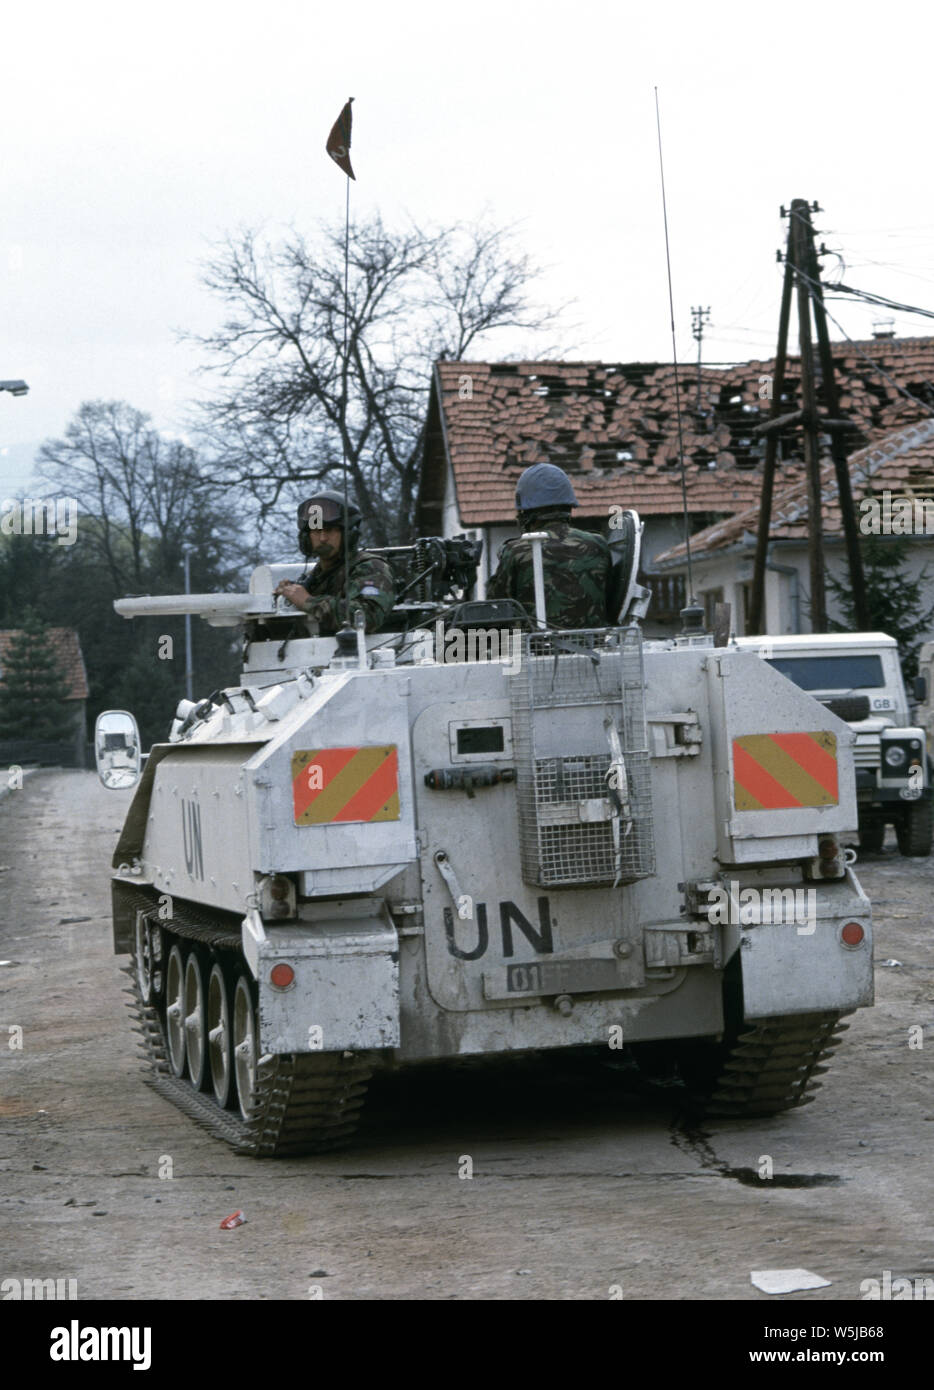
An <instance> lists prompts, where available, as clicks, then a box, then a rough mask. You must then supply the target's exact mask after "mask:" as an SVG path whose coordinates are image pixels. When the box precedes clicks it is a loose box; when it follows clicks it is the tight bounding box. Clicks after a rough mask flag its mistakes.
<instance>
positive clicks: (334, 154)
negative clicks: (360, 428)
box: [325, 97, 357, 627]
mask: <svg viewBox="0 0 934 1390" xmlns="http://www.w3.org/2000/svg"><path fill="white" fill-rule="evenodd" d="M352 102H353V97H349V98H348V99H347V101H346V102H345V103H344V107H343V110H342V111H341V113H340V115H339V116H338V118H337V120H336V121H335V122H334V124H333V126H332V127H331V133H330V135H329V136H328V141H327V145H326V147H325V148H326V149H327V152H328V154H329V155H330V156H331V158H332V159H333V160H334V163H335V164H336V165H337V167H338V168H339V169H342V170H343V172H344V173H345V174H346V175H347V195H346V198H345V201H344V348H343V354H342V363H341V414H340V422H341V458H342V461H343V469H344V622H345V623H346V624H347V626H348V627H349V626H350V561H351V554H350V527H349V526H348V525H347V517H348V495H347V375H348V366H349V364H348V361H347V337H348V321H349V314H350V180H351V179H353V180H354V181H355V182H356V177H357V176H356V174H355V173H354V171H353V166H352V165H351V163H350V138H351V130H352V126H353V112H352V111H351V109H350V107H351V103H352Z"/></svg>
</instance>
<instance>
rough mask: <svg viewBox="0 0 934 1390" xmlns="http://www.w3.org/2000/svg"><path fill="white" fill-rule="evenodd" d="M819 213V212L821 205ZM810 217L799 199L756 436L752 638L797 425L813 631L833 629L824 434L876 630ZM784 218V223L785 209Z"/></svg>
mask: <svg viewBox="0 0 934 1390" xmlns="http://www.w3.org/2000/svg"><path fill="white" fill-rule="evenodd" d="M813 210H814V211H817V210H818V209H817V204H816V203H815V204H814V209H813ZM811 211H812V209H811V206H810V205H809V204H808V203H807V202H806V201H805V199H803V198H796V199H795V200H794V201H793V202H792V204H791V210H790V214H789V216H790V224H789V228H788V245H787V250H786V253H785V278H784V283H783V285H782V306H781V312H780V314H779V325H778V346H777V349H776V353H775V373H774V377H773V382H772V409H771V411H770V415H769V419H768V421H767V422H766V423H765V424H763V425H759V426H758V427H757V430H756V433H757V434H759V435H764V436H765V440H766V446H765V463H764V467H763V475H762V499H761V504H760V508H759V530H758V535H757V537H756V554H755V560H754V563H753V579H752V601H751V603H750V612H749V632H750V634H755V633H759V632H761V630H762V628H763V626H764V614H765V569H766V564H767V561H768V548H769V533H770V529H771V522H772V493H773V489H774V481H775V461H776V454H777V450H778V440H779V434H780V433H781V431H782V430H786V429H788V428H790V427H791V426H793V425H798V424H800V425H801V426H802V430H803V434H804V462H805V468H806V471H807V491H808V561H809V569H810V585H811V603H810V608H811V631H812V632H824V631H826V628H827V598H826V585H825V581H824V537H823V524H822V517H821V485H820V473H821V462H820V449H819V440H818V433H819V430H820V429H822V428H823V429H825V430H828V431H829V433H830V438H831V455H832V458H833V461H834V468H835V471H836V478H837V492H838V498H839V504H840V514H841V517H842V520H843V531H844V535H845V538H846V547H847V560H848V563H849V570H850V586H851V590H852V593H853V603H854V609H855V614H856V621H857V625H858V626H859V627H860V628H862V629H864V630H865V629H866V628H868V626H869V623H870V618H869V612H868V607H867V603H866V586H865V581H864V578H863V565H862V554H861V552H860V548H859V533H858V529H857V525H856V515H855V511H854V507H853V492H852V488H851V486H850V474H849V468H848V466H847V448H846V441H845V433H846V430H847V429H849V428H851V425H850V422H849V421H847V420H841V419H840V418H839V414H840V412H839V403H838V400H839V398H838V395H837V386H836V380H835V377H834V366H833V357H832V354H831V350H830V338H829V335H828V332H827V317H826V314H825V312H824V301H823V293H822V290H821V285H820V276H819V270H818V264H817V252H816V250H815V248H814V229H813V227H812V225H811ZM782 215H783V216H784V215H785V210H784V208H783V209H782ZM793 285H794V286H795V287H796V290H797V304H798V343H799V350H800V357H801V409H800V410H796V411H790V412H788V413H786V414H784V415H783V414H782V413H781V397H782V388H783V386H784V381H785V367H786V362H787V349H788V322H789V317H790V311H791V291H792V286H793ZM812 303H813V305H814V323H815V326H816V330H817V343H818V353H819V356H820V363H821V374H822V387H823V396H824V403H825V405H826V408H827V411H828V415H827V416H826V417H819V416H818V413H817V382H816V377H815V370H814V347H813V343H812V341H811V304H812Z"/></svg>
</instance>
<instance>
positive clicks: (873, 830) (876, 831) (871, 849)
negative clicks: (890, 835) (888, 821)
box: [859, 820, 885, 854]
mask: <svg viewBox="0 0 934 1390" xmlns="http://www.w3.org/2000/svg"><path fill="white" fill-rule="evenodd" d="M884 843H885V821H881V820H871V821H866V822H865V823H864V824H862V825H861V826H860V828H859V847H860V849H861V850H865V852H866V853H867V854H881V853H882V846H883V844H884Z"/></svg>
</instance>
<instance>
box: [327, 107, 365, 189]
mask: <svg viewBox="0 0 934 1390" xmlns="http://www.w3.org/2000/svg"><path fill="white" fill-rule="evenodd" d="M351 101H353V97H351V98H350V101H348V102H347V103H346V104H345V106H344V109H343V111H342V112H341V113H340V115H339V116H338V118H337V120H336V121H335V122H334V124H333V125H332V127H331V133H330V135H329V136H328V143H327V146H326V149H327V152H328V154H329V155H330V156H331V158H332V159H333V160H334V163H335V164H336V165H337V167H338V168H339V169H343V171H344V173H345V174H348V175H349V176H350V178H352V179H354V180H355V181H356V177H357V176H356V174H355V173H354V171H353V169H352V168H351V164H350V128H351V126H352V125H353V113H352V111H351V109H350V102H351Z"/></svg>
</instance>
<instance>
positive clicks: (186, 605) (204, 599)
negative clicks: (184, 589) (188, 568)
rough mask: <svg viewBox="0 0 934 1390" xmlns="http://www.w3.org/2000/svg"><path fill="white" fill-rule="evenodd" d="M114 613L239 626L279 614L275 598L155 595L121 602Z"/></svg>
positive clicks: (267, 596) (244, 595)
mask: <svg viewBox="0 0 934 1390" xmlns="http://www.w3.org/2000/svg"><path fill="white" fill-rule="evenodd" d="M114 609H115V611H116V612H117V613H119V614H120V616H121V618H148V617H156V616H158V617H175V616H177V615H179V614H184V613H194V614H197V616H198V617H201V618H206V619H207V620H208V621H209V622H210V621H211V620H212V619H221V620H222V621H223V620H226V622H227V623H236V622H239V621H240V620H241V619H244V620H245V619H247V618H253V617H262V616H263V615H264V614H271V613H275V612H276V600H275V598H274V597H273V596H272V594H154V595H148V594H147V595H146V596H145V597H144V598H118V599H115V600H114Z"/></svg>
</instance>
